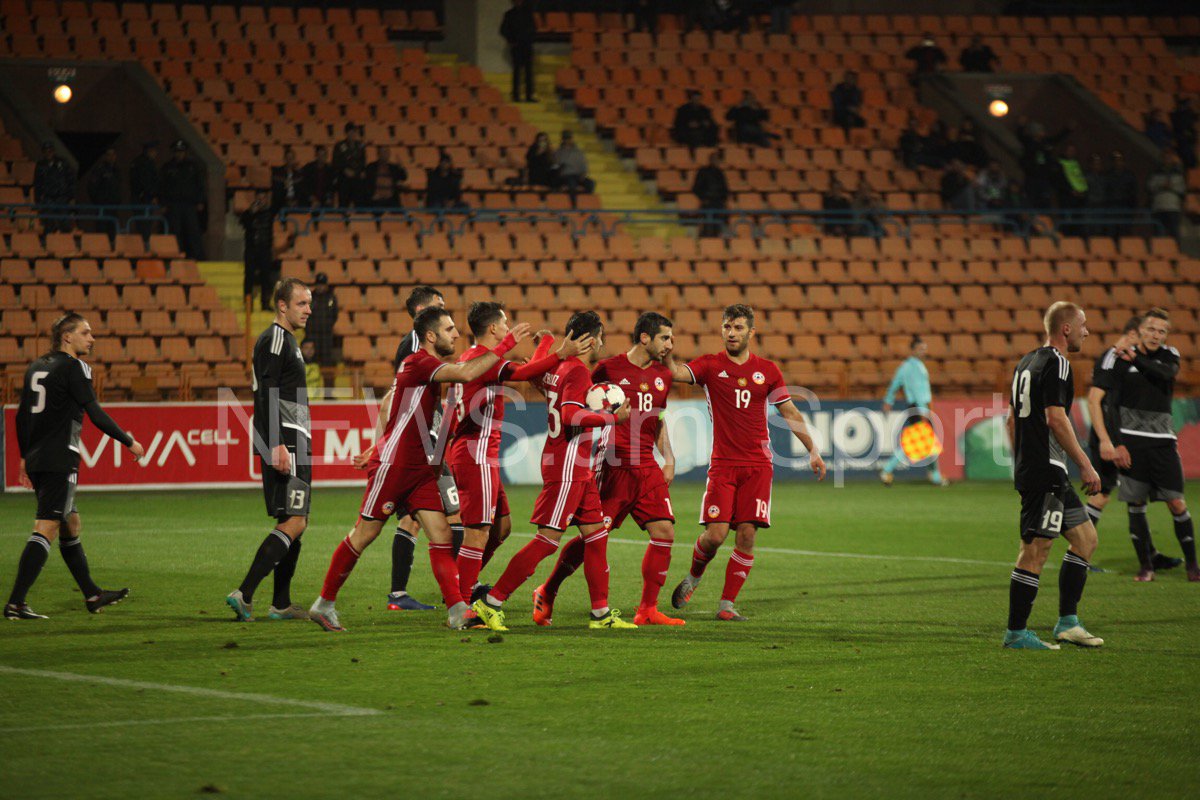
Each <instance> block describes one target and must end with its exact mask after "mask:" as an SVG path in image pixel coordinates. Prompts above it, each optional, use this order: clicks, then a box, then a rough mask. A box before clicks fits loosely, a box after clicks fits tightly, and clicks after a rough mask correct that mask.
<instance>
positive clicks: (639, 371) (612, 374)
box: [533, 311, 684, 625]
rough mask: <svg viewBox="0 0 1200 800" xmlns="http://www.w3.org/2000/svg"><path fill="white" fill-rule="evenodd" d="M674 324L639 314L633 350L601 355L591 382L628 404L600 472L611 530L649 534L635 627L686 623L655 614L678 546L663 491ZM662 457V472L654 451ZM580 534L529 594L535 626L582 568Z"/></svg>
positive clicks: (668, 465)
mask: <svg viewBox="0 0 1200 800" xmlns="http://www.w3.org/2000/svg"><path fill="white" fill-rule="evenodd" d="M671 328H672V324H671V320H669V319H667V318H666V317H664V316H663V315H662V314H658V313H656V312H653V311H647V312H646V313H644V314H642V315H641V316H640V317H638V321H637V325H636V326H635V327H634V330H633V342H634V344H633V347H632V348H630V350H629V352H628V353H622V354H621V355H619V356H613V357H612V358H606V359H604V360H603V361H601V362H600V363H599V364H597V365H596V368H595V369H594V370H593V371H592V380H593V381H594V382H596V383H600V382H602V381H603V382H607V383H614V384H616V385H617V386H620V387H621V389H622V390H623V391H624V392H625V395H626V396H627V397H628V398H629V399H630V403H631V405H632V407H633V410H632V413H631V414H630V417H629V420H628V421H627V422H624V423H622V424H620V425H618V426H616V428H614V430H613V434H614V435H613V444H612V446H611V447H608V448H606V449H605V458H604V463H603V465H602V467H601V470H600V503H601V504H602V506H603V508H604V521H605V523H606V525H607V526H608V529H609V530H610V531H612V530H616V529H617V528H620V527H621V523H622V522H623V521H624V520H625V518H626V517H628V516H632V517H633V521H634V522H636V523H637V524H638V525H639V526H640V527H641V528H642V530H644V531H645V532H646V533H647V535H649V537H650V544H648V545H647V546H646V555H645V556H643V557H642V600H641V602H640V603H638V610H637V614H636V615H635V616H634V618H633V621H634V623H635V624H637V625H683V624H684V621H683V620H681V619H677V618H675V617H669V616H667V615H666V614H664V613H662V612H661V611H659V610H658V594H659V592H660V591H661V590H662V586H663V582H664V581H665V580H666V577H667V570H668V569H669V568H670V566H671V547H672V545H673V544H674V543H675V512H674V510H673V509H672V508H671V495H670V492H669V490H668V488H667V487H668V486H669V485H670V483H671V480H672V479H673V478H674V477H675V456H674V454H673V453H672V452H671V440H670V439H669V438H668V436H667V427H666V425H664V424H663V423H662V414H663V412H664V410H665V408H666V405H667V394H668V393H669V392H670V391H671V370H669V369H668V368H667V367H666V366H665V365H664V364H663V363H662V362H663V359H664V358H666V356H667V355H668V354H670V352H671V350H672V349H673V348H674V347H675V340H674V336H673V333H672V330H671ZM656 445H657V446H658V450H659V452H660V453H662V456H663V465H662V467H659V466H658V462H657V461H655V459H654V448H655V446H656ZM583 550H584V546H583V537H582V536H576V537H575V538H574V539H572V540H571V541H569V542H567V544H566V545H565V546H564V547H563V549H562V552H561V553H560V554H559V556H558V563H557V564H555V565H554V571H553V572H552V573H550V577H549V578H547V579H546V582H545V583H544V584H542V585H541V586H539V587H538V588H536V589H534V590H533V621H534V622H536V623H537V624H538V625H549V624H551V622H552V616H553V613H554V600H555V598H556V597H557V596H558V589H559V587H560V586H561V585H562V582H563V581H564V580H566V579H567V577H568V576H570V575H571V574H572V573H574V572H575V570H576V569H578V568H579V565H580V564H582V563H583Z"/></svg>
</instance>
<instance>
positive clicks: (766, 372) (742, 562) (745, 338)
mask: <svg viewBox="0 0 1200 800" xmlns="http://www.w3.org/2000/svg"><path fill="white" fill-rule="evenodd" d="M721 333H722V335H723V336H724V337H725V352H723V353H713V354H712V355H706V356H700V357H699V358H697V359H695V360H693V361H689V362H688V363H687V364H686V365H681V364H677V363H675V361H674V360H673V359H671V358H669V357H668V359H667V365H668V366H669V367H670V368H671V374H672V376H673V377H674V378H675V380H677V381H679V382H680V383H694V384H696V385H698V386H703V387H704V394H705V395H707V397H708V407H709V411H710V412H711V413H712V418H713V449H712V459H711V461H710V463H709V467H708V483H707V485H706V486H705V489H704V502H703V504H702V505H701V506H700V524H701V525H703V526H704V532H703V533H701V534H700V538H698V539H697V540H696V547H695V549H694V550H693V551H692V569H691V572H689V574H688V575H686V576H685V577H684V579H683V580H682V581H681V582H680V583H679V585H678V586H677V587H675V592H674V594H672V596H671V605H672V606H674V607H675V608H683V607H684V606H685V605H687V602H688V600H690V599H691V597H692V593H693V592H694V591H696V587H697V586H699V585H700V577H701V576H702V575H704V568H705V567H707V566H708V562H709V561H711V560H712V558H713V556H715V555H716V554H717V548H719V547H720V546H721V545H722V543H724V541H725V538H726V537H727V536H728V535H729V529H730V527H733V528H734V529H736V531H737V533H736V535H735V538H734V548H733V553H732V555H730V556H729V563H728V565H727V566H726V568H725V589H724V591H723V592H722V593H721V602H720V604H719V605H718V607H717V619H721V620H726V621H734V622H743V621H745V617H743V616H742V615H741V614H739V613H738V612H737V610H736V609H735V608H734V607H733V601H734V600H736V599H737V596H738V592H739V591H741V588H742V584H744V583H745V582H746V577H747V576H748V575H749V574H750V568H751V567H753V566H754V537H755V534H756V533H757V531H758V529H759V528H769V527H771V477H772V473H773V467H772V463H771V442H770V437H769V434H768V431H767V406H768V405H773V406H775V408H776V409H778V410H779V413H780V415H781V416H782V417H783V419H784V421H785V422H786V423H787V426H788V428H790V429H791V431H792V434H793V435H794V436H795V437H796V438H797V439H799V440H800V443H801V444H802V445H804V447H805V449H806V450H808V454H809V455H808V459H809V465H810V466H811V467H812V471H813V472H814V473H815V474H816V476H817V479H818V480H823V479H824V478H825V462H824V461H822V460H821V454H820V453H818V452H817V450H816V448H815V447H814V446H813V441H812V437H810V436H809V435H808V427H807V426H806V425H805V424H804V418H803V417H802V416H801V415H800V411H799V409H797V408H796V405H795V404H794V403H793V402H792V398H791V395H790V394H789V393H788V388H787V386H786V385H785V384H784V382H783V374H782V373H781V372H780V371H779V367H778V366H776V365H775V362H773V361H769V360H767V359H765V358H761V357H759V356H756V355H754V354H753V353H751V352H750V340H751V339H752V338H754V309H752V308H750V307H749V306H745V305H741V304H737V305H732V306H729V307H728V308H726V309H725V313H724V315H723V318H722V323H721Z"/></svg>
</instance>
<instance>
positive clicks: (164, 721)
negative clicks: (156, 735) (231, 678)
mask: <svg viewBox="0 0 1200 800" xmlns="http://www.w3.org/2000/svg"><path fill="white" fill-rule="evenodd" d="M331 716H335V717H348V716H361V715H360V714H355V715H351V714H327V713H324V712H321V711H308V712H304V711H300V712H296V713H294V714H247V715H245V716H238V717H233V716H224V717H161V718H159V719H119V720H113V721H112V722H76V723H71V724H69V725H34V726H30V727H23V728H0V734H7V733H32V732H35V731H70V730H77V729H82V728H87V729H89V730H90V729H92V728H127V727H135V726H140V725H178V724H184V723H189V724H190V723H199V722H234V723H242V722H246V721H248V720H255V719H297V718H301V717H321V718H322V719H328V718H329V717H331Z"/></svg>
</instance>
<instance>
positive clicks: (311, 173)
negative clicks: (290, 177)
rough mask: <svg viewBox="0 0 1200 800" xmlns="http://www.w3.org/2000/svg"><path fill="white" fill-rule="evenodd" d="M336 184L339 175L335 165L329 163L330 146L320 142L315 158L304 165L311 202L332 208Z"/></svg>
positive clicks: (305, 186) (314, 204)
mask: <svg viewBox="0 0 1200 800" xmlns="http://www.w3.org/2000/svg"><path fill="white" fill-rule="evenodd" d="M336 184H337V176H336V174H335V173H334V171H333V165H332V164H330V163H329V148H328V147H326V146H325V145H323V144H319V145H317V152H316V156H315V158H313V160H312V161H310V162H309V163H308V164H306V165H305V166H304V188H305V190H306V191H307V192H308V201H309V203H310V204H311V205H313V206H317V207H322V208H332V207H333V203H334V186H335V185H336Z"/></svg>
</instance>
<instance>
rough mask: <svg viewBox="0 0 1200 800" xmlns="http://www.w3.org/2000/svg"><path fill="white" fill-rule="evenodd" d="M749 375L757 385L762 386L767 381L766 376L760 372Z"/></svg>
mask: <svg viewBox="0 0 1200 800" xmlns="http://www.w3.org/2000/svg"><path fill="white" fill-rule="evenodd" d="M750 377H751V379H752V380H753V381H754V382H755V383H757V384H758V385H759V386H762V385H763V384H764V383H766V382H767V376H766V375H763V374H762V373H761V372H756V373H754V374H753V375H751V376H750Z"/></svg>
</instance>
